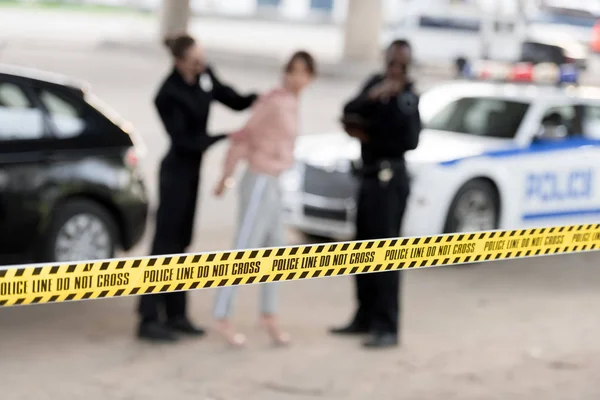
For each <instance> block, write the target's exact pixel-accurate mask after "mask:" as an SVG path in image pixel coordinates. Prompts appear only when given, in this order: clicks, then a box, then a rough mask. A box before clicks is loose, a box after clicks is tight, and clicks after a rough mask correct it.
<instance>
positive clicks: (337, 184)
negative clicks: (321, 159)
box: [304, 165, 357, 199]
mask: <svg viewBox="0 0 600 400" xmlns="http://www.w3.org/2000/svg"><path fill="white" fill-rule="evenodd" d="M304 191H305V192H306V193H308V194H312V195H316V196H322V197H328V198H334V199H347V198H352V197H355V196H356V191H357V182H356V179H355V178H354V177H353V176H352V174H351V173H349V172H348V173H346V172H339V171H334V172H330V171H326V170H324V169H321V168H317V167H313V166H310V165H307V166H306V169H305V173H304Z"/></svg>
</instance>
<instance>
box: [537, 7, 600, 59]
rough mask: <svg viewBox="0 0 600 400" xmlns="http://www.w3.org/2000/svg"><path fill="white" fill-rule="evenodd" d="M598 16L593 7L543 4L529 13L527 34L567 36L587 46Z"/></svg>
mask: <svg viewBox="0 0 600 400" xmlns="http://www.w3.org/2000/svg"><path fill="white" fill-rule="evenodd" d="M589 3H592V2H591V1H590V2H589ZM599 17H600V16H599V15H598V14H597V13H596V12H594V9H593V8H591V9H583V8H575V7H573V8H567V7H566V6H562V7H556V6H544V7H541V8H539V9H536V10H535V11H533V12H531V13H530V14H529V16H528V22H527V25H528V28H527V29H528V33H529V34H531V35H534V36H536V37H548V36H554V35H562V36H567V37H570V38H572V39H574V40H576V41H578V42H580V43H581V44H583V45H585V46H586V48H587V47H589V45H590V42H591V40H592V34H593V29H594V25H596V23H597V21H598V18H599Z"/></svg>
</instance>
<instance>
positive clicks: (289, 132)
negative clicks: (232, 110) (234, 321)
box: [214, 51, 315, 346]
mask: <svg viewBox="0 0 600 400" xmlns="http://www.w3.org/2000/svg"><path fill="white" fill-rule="evenodd" d="M314 76H315V62H314V60H313V58H312V56H311V55H310V54H309V53H307V52H304V51H299V52H297V53H295V54H294V55H293V56H292V57H291V59H290V60H289V62H288V63H287V64H286V66H285V70H284V76H283V82H282V85H281V87H278V88H276V89H273V90H271V91H270V92H268V93H266V94H265V95H263V96H262V97H260V98H259V99H258V100H257V102H256V103H255V104H254V106H253V112H252V115H251V117H250V119H249V120H248V122H247V123H246V126H245V127H244V128H243V129H242V130H241V131H239V132H237V133H235V134H233V135H232V137H231V142H230V146H229V150H228V153H227V156H226V159H225V166H224V171H223V177H222V178H221V180H220V181H219V183H218V185H217V187H216V189H215V195H217V196H220V195H221V194H222V193H223V192H224V190H225V188H229V187H232V186H233V173H234V170H235V166H236V165H237V163H238V162H239V161H241V160H244V161H246V163H247V169H246V172H245V174H244V177H243V179H242V180H241V182H240V189H239V190H240V218H239V225H238V229H237V234H236V241H235V249H249V248H259V247H277V246H283V245H285V237H284V235H285V230H284V227H283V221H282V214H281V209H282V204H281V191H280V187H279V175H280V174H281V173H282V172H283V171H285V170H287V169H289V168H290V167H292V166H293V163H294V143H295V140H296V136H297V135H298V113H299V110H298V97H299V96H300V94H301V92H302V90H303V89H304V88H305V87H306V86H307V85H308V84H310V83H311V81H312V79H313V78H314ZM275 289H276V283H273V282H271V283H265V284H263V286H262V296H261V314H262V324H263V327H264V328H265V329H266V330H267V332H268V333H269V334H270V336H271V338H272V339H273V341H274V342H275V343H276V344H287V343H288V342H289V340H290V337H289V335H288V334H287V333H285V332H282V331H281V330H280V329H279V327H278V325H277V322H276V319H275V312H276V310H275V308H276V303H277V301H276V293H275ZM235 291H236V288H235V287H234V286H229V287H224V288H220V289H219V290H218V292H217V296H216V300H215V307H214V317H215V319H216V321H217V326H216V328H217V330H218V331H219V333H221V334H222V335H223V336H224V337H225V339H226V340H227V341H228V342H229V343H230V344H231V345H234V346H241V345H243V344H244V343H245V341H246V340H245V337H244V335H242V334H241V333H237V332H236V331H235V330H234V329H233V327H232V326H231V324H230V323H229V317H230V315H231V308H232V307H231V303H232V300H233V296H234V294H235Z"/></svg>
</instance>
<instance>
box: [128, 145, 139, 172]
mask: <svg viewBox="0 0 600 400" xmlns="http://www.w3.org/2000/svg"><path fill="white" fill-rule="evenodd" d="M139 162H140V159H139V157H138V154H137V152H136V151H135V147H130V148H129V149H127V152H126V153H125V165H127V166H128V167H129V168H131V169H135V168H137V166H138V164H139Z"/></svg>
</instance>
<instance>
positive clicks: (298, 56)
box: [284, 50, 317, 76]
mask: <svg viewBox="0 0 600 400" xmlns="http://www.w3.org/2000/svg"><path fill="white" fill-rule="evenodd" d="M296 61H302V62H303V63H304V65H306V69H307V70H308V73H309V74H311V75H312V76H315V75H316V74H317V64H316V62H315V59H314V57H313V56H312V55H311V54H310V53H309V52H308V51H304V50H300V51H297V52H295V53H294V54H292V56H291V57H290V59H289V61H288V62H287V64H285V68H284V70H285V72H286V73H289V72H292V68H294V63H295V62H296Z"/></svg>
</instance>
